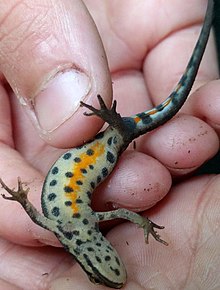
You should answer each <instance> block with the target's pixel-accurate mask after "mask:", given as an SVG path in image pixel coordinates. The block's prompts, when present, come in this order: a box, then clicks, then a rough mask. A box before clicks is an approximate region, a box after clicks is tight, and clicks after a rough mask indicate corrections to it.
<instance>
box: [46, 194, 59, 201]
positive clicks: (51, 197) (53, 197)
mask: <svg viewBox="0 0 220 290" xmlns="http://www.w3.org/2000/svg"><path fill="white" fill-rule="evenodd" d="M56 197H57V195H56V194H55V193H53V192H52V193H50V194H48V196H47V198H48V200H49V201H52V200H54V199H55V198H56Z"/></svg>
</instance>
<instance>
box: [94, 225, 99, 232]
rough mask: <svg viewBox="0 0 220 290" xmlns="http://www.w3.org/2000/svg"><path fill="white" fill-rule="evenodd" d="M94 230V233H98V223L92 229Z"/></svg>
mask: <svg viewBox="0 0 220 290" xmlns="http://www.w3.org/2000/svg"><path fill="white" fill-rule="evenodd" d="M94 230H95V231H96V232H99V224H98V223H95V228H94Z"/></svg>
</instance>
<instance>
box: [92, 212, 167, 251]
mask: <svg viewBox="0 0 220 290" xmlns="http://www.w3.org/2000/svg"><path fill="white" fill-rule="evenodd" d="M95 215H96V216H97V218H98V219H99V221H107V220H112V219H117V218H121V219H125V220H128V221H130V222H132V223H134V224H137V225H138V226H139V227H140V228H142V229H143V230H144V237H145V242H146V243H147V244H148V238H149V235H152V236H153V237H154V239H155V240H156V241H158V242H160V243H162V244H164V245H166V246H167V245H168V243H167V242H165V241H164V240H162V239H161V238H160V236H159V234H158V233H157V232H156V231H155V229H164V227H163V226H159V225H157V224H155V223H153V222H152V221H151V220H149V219H148V218H147V217H142V216H141V215H139V214H137V213H135V212H132V211H130V210H127V209H124V208H119V209H117V210H112V211H107V212H95Z"/></svg>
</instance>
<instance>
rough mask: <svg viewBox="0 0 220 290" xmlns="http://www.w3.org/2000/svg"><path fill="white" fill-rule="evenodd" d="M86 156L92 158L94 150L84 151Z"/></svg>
mask: <svg viewBox="0 0 220 290" xmlns="http://www.w3.org/2000/svg"><path fill="white" fill-rule="evenodd" d="M86 154H87V155H88V156H92V155H93V154H94V150H92V149H88V150H87V151H86Z"/></svg>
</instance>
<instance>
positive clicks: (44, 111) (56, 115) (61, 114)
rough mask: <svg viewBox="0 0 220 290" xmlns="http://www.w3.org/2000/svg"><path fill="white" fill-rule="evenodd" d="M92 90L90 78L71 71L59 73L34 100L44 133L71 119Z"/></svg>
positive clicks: (36, 114)
mask: <svg viewBox="0 0 220 290" xmlns="http://www.w3.org/2000/svg"><path fill="white" fill-rule="evenodd" d="M90 88H91V83H90V79H89V77H88V76H87V75H86V74H85V73H83V72H80V71H78V70H75V69H71V70H68V71H64V72H62V73H57V74H56V75H55V77H54V78H53V79H52V80H50V81H49V82H48V83H47V85H46V86H44V89H43V90H42V91H41V92H40V93H39V94H38V95H37V96H36V97H35V98H34V105H33V110H34V113H35V117H36V120H37V123H38V125H39V127H40V129H41V130H42V131H45V132H51V131H53V130H55V129H56V128H58V127H59V126H60V125H61V124H63V123H64V122H65V121H66V120H67V119H69V118H70V117H71V116H72V115H73V114H74V113H75V112H76V110H77V109H78V107H79V105H80V101H81V100H83V99H84V98H85V96H86V95H87V94H88V92H89V90H90Z"/></svg>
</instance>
